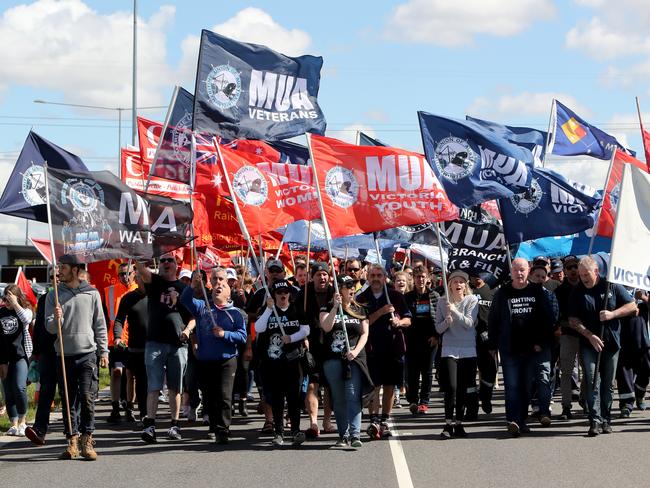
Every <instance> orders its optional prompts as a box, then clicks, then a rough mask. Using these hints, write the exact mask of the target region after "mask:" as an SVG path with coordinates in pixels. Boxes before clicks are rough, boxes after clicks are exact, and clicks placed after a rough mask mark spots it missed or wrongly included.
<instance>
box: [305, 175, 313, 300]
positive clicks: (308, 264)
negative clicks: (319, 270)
mask: <svg viewBox="0 0 650 488" xmlns="http://www.w3.org/2000/svg"><path fill="white" fill-rule="evenodd" d="M312 171H313V170H312ZM310 250H311V220H310V221H308V223H307V281H305V294H304V300H303V302H304V303H303V310H307V285H309V282H310V281H311V266H310V259H309V254H310Z"/></svg>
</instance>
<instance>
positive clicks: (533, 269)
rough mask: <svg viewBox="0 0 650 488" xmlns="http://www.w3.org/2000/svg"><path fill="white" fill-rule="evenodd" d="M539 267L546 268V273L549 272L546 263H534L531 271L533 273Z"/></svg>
mask: <svg viewBox="0 0 650 488" xmlns="http://www.w3.org/2000/svg"><path fill="white" fill-rule="evenodd" d="M538 269H542V270H544V273H547V270H546V265H545V264H533V266H532V267H531V268H530V272H531V273H532V272H533V271H535V270H538Z"/></svg>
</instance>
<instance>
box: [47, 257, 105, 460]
mask: <svg viewBox="0 0 650 488" xmlns="http://www.w3.org/2000/svg"><path fill="white" fill-rule="evenodd" d="M59 264H60V265H59V282H60V285H59V289H58V295H59V303H58V306H55V305H56V304H55V302H54V293H48V294H47V300H46V302H45V317H46V329H47V331H48V332H49V333H51V334H57V330H58V326H57V323H58V322H60V323H61V333H62V337H60V338H59V337H57V339H56V344H55V345H56V354H57V356H60V347H59V342H60V340H61V339H63V348H64V349H63V352H64V354H65V359H64V360H65V371H66V380H67V386H68V402H69V404H70V420H71V423H72V425H71V426H69V425H68V422H65V435H66V437H67V438H68V446H67V447H66V450H65V451H64V452H63V453H62V454H61V459H73V458H75V457H77V456H79V433H81V456H82V457H83V458H84V459H87V460H89V461H94V460H95V459H97V453H96V452H95V449H94V447H93V446H94V444H95V441H94V440H93V438H92V434H93V432H94V430H95V393H96V392H97V389H98V386H99V376H98V372H97V356H99V358H100V359H99V365H100V367H102V368H106V367H108V339H107V331H106V320H105V318H104V312H103V310H102V303H101V297H100V296H99V292H98V291H97V290H96V289H95V288H93V287H92V286H90V285H89V284H88V282H86V281H80V280H79V273H80V271H81V270H82V269H83V264H80V263H79V262H78V261H77V258H76V257H75V256H71V255H68V254H66V255H63V256H61V259H60V260H59ZM57 368H58V369H57V371H58V378H59V391H60V392H61V394H63V391H64V388H63V370H62V368H61V358H60V357H59V362H58V364H57ZM62 404H63V418H64V419H65V418H66V416H67V413H66V403H65V401H63V402H62Z"/></svg>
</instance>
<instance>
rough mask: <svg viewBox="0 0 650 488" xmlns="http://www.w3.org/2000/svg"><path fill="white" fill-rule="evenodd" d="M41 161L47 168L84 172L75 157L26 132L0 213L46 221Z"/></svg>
mask: <svg viewBox="0 0 650 488" xmlns="http://www.w3.org/2000/svg"><path fill="white" fill-rule="evenodd" d="M44 162H47V165H48V167H50V168H59V169H63V170H72V171H88V168H86V165H85V164H84V163H83V162H82V161H81V159H80V158H79V157H78V156H75V155H74V154H72V153H70V152H68V151H66V150H65V149H63V148H60V147H59V146H57V145H56V144H53V143H51V142H50V141H48V140H47V139H44V138H43V137H41V136H39V135H38V134H37V133H36V132H32V131H29V134H28V135H27V139H26V140H25V144H24V145H23V148H22V150H21V151H20V155H19V156H18V160H17V161H16V166H15V167H14V169H13V171H12V172H11V176H9V180H8V181H7V186H5V189H4V192H3V193H2V198H0V213H3V214H5V215H12V216H14V217H21V218H23V219H28V220H37V221H39V222H47V207H46V205H45V203H46V201H45V200H46V198H45V170H44V169H43V163H44Z"/></svg>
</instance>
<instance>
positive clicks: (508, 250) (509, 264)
mask: <svg viewBox="0 0 650 488" xmlns="http://www.w3.org/2000/svg"><path fill="white" fill-rule="evenodd" d="M554 102H555V100H554ZM495 202H497V208H498V209H499V215H501V219H503V212H501V204H500V203H499V200H498V199H497V200H495ZM501 225H503V223H502V224H501ZM503 240H504V241H505V243H506V257H507V258H508V271H510V273H512V254H511V253H510V244H509V243H508V239H506V238H505V232H504V233H503Z"/></svg>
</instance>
